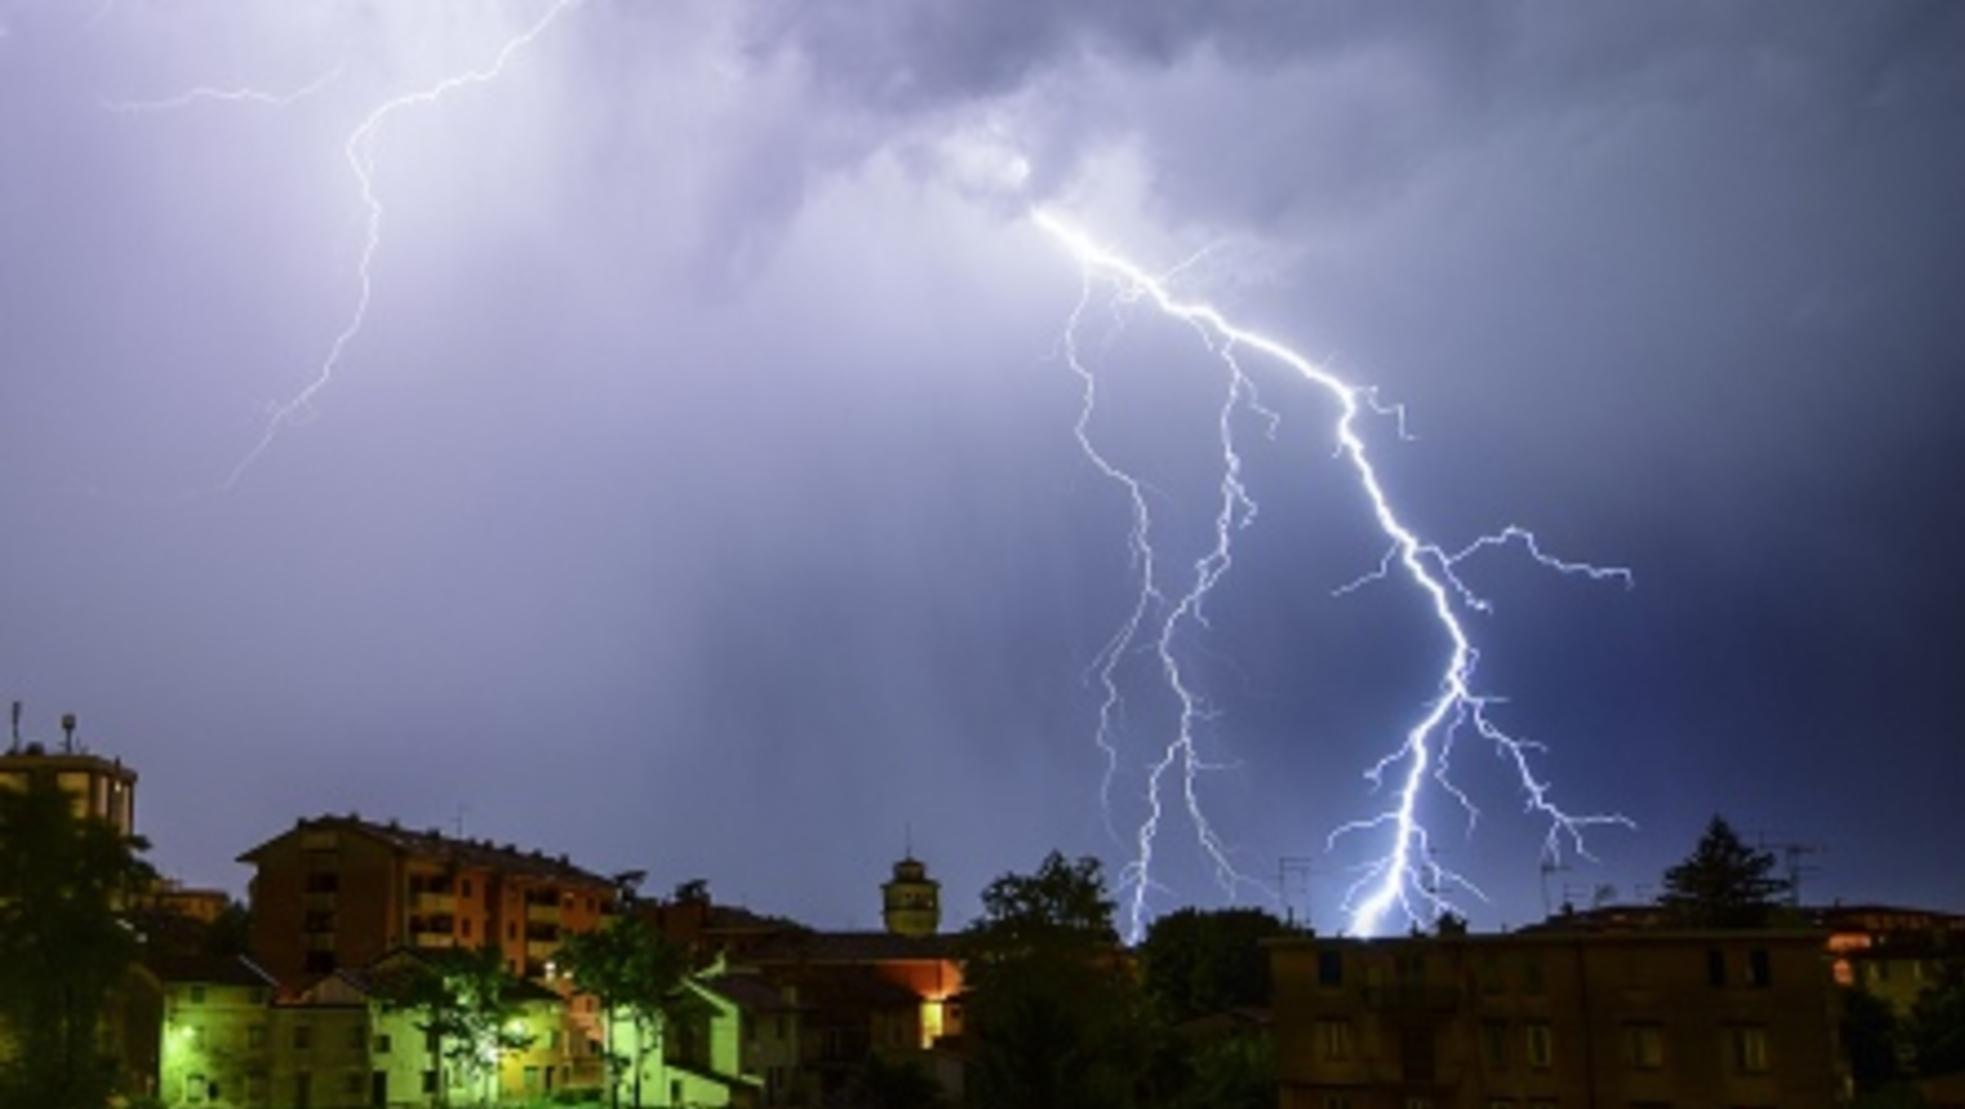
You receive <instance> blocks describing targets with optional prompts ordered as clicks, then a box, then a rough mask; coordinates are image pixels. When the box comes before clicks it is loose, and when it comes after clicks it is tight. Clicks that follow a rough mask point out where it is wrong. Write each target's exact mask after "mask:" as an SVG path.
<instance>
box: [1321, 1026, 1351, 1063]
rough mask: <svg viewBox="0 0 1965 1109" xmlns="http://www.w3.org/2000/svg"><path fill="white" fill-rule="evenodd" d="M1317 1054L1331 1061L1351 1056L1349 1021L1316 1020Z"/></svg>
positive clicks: (1339, 1060)
mask: <svg viewBox="0 0 1965 1109" xmlns="http://www.w3.org/2000/svg"><path fill="white" fill-rule="evenodd" d="M1317 1055H1318V1057H1319V1058H1322V1059H1327V1060H1330V1061H1332V1062H1341V1061H1343V1060H1346V1059H1349V1058H1351V1022H1350V1021H1348V1020H1320V1021H1318V1022H1317Z"/></svg>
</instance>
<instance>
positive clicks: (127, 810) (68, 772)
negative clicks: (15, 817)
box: [0, 716, 136, 836]
mask: <svg viewBox="0 0 1965 1109" xmlns="http://www.w3.org/2000/svg"><path fill="white" fill-rule="evenodd" d="M62 727H63V728H64V729H65V730H66V731H67V732H68V738H67V739H66V740H65V741H64V742H63V743H62V749H61V750H59V751H50V750H48V749H46V748H45V747H43V746H42V745H41V744H39V743H22V742H20V739H19V735H18V733H16V736H15V739H14V742H13V744H12V745H11V746H9V747H8V749H7V751H6V752H5V753H4V754H0V789H25V788H27V784H28V783H29V782H30V781H33V780H34V779H36V778H44V779H48V780H50V781H53V782H54V783H55V784H56V785H58V786H60V787H61V788H62V790H63V791H64V792H66V793H67V794H68V795H69V797H70V798H72V803H73V807H74V810H75V815H76V816H78V817H94V818H96V819H98V820H103V821H107V822H108V823H109V825H110V826H111V827H113V828H115V829H116V830H117V831H118V832H121V833H122V834H124V835H126V836H130V835H135V834H136V771H135V770H132V769H131V768H129V767H127V766H124V765H123V762H122V760H121V759H106V758H103V757H102V756H101V755H96V754H91V753H89V752H88V751H85V750H82V749H81V748H80V747H78V746H77V745H76V743H75V737H74V731H75V718H74V717H73V716H64V717H63V718H62Z"/></svg>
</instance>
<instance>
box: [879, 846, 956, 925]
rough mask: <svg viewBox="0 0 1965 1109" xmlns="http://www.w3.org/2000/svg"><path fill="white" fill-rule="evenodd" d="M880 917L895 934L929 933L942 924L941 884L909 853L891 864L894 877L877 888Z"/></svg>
mask: <svg viewBox="0 0 1965 1109" xmlns="http://www.w3.org/2000/svg"><path fill="white" fill-rule="evenodd" d="M880 897H881V909H880V918H881V920H882V921H884V922H885V923H886V925H887V931H889V932H892V933H893V934H894V935H896V936H932V935H934V934H935V933H936V932H939V931H941V927H942V884H941V883H940V882H937V881H935V880H934V879H933V878H930V877H928V867H927V865H926V864H925V863H923V862H921V861H920V860H919V859H916V858H914V857H913V856H912V855H910V856H908V857H907V858H905V859H902V860H901V861H900V862H897V863H895V864H894V877H893V878H892V879H891V880H890V881H888V882H887V883H886V884H885V885H882V886H881V887H880Z"/></svg>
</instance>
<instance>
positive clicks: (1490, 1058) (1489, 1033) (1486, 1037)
mask: <svg viewBox="0 0 1965 1109" xmlns="http://www.w3.org/2000/svg"><path fill="white" fill-rule="evenodd" d="M1481 1055H1482V1056H1483V1057H1484V1058H1485V1059H1486V1060H1487V1065H1488V1066H1490V1067H1492V1068H1494V1069H1495V1070H1506V1069H1507V1067H1508V1025H1507V1023H1506V1022H1504V1021H1498V1020H1490V1021H1484V1022H1482V1024H1481Z"/></svg>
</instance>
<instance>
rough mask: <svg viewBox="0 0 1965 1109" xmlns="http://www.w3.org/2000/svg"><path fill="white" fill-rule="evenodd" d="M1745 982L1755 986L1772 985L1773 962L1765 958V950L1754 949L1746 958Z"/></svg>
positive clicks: (1761, 948) (1762, 948)
mask: <svg viewBox="0 0 1965 1109" xmlns="http://www.w3.org/2000/svg"><path fill="white" fill-rule="evenodd" d="M1747 980H1748V981H1750V982H1752V983H1753V984H1754V985H1756V986H1771V985H1773V984H1774V962H1773V960H1772V959H1769V958H1768V957H1767V949H1766V948H1764V947H1756V948H1754V949H1753V954H1751V955H1749V956H1748V957H1747Z"/></svg>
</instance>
